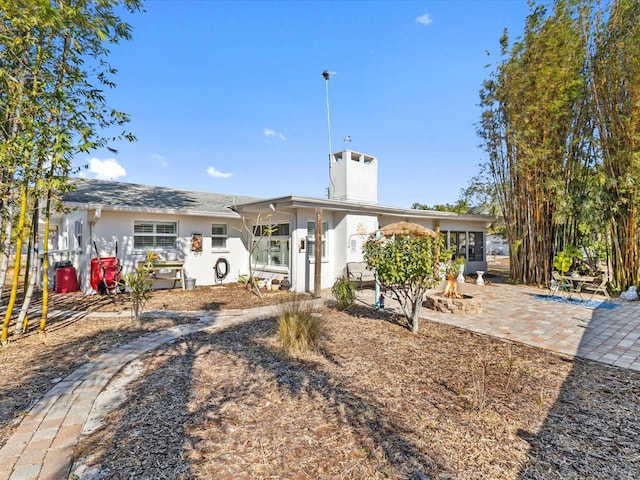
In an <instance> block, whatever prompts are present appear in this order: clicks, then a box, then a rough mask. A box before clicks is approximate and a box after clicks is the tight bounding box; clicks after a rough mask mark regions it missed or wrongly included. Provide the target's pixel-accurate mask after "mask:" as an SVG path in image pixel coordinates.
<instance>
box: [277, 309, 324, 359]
mask: <svg viewBox="0 0 640 480" xmlns="http://www.w3.org/2000/svg"><path fill="white" fill-rule="evenodd" d="M323 335H324V326H323V324H322V321H321V319H320V317H319V316H318V315H316V314H315V312H314V309H313V305H312V304H311V303H310V302H309V300H306V299H304V298H301V297H296V298H295V299H294V300H293V302H288V303H283V304H282V305H280V311H279V313H278V339H279V341H280V344H281V346H282V348H283V349H284V351H285V352H287V353H288V354H289V355H294V356H295V355H297V354H301V353H306V352H310V351H314V352H315V351H317V350H318V346H319V343H320V340H321V339H322V336H323Z"/></svg>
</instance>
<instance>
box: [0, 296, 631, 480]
mask: <svg viewBox="0 0 640 480" xmlns="http://www.w3.org/2000/svg"><path fill="white" fill-rule="evenodd" d="M290 295H291V294H288V293H287V292H266V294H265V295H264V296H263V298H262V299H259V298H258V297H257V296H255V295H252V294H250V293H248V292H246V290H243V289H242V288H241V287H240V286H228V287H197V288H196V289H195V290H193V291H182V290H172V291H159V292H154V296H153V298H152V299H151V300H150V302H149V303H148V305H147V309H154V310H191V311H197V310H205V309H206V310H214V311H215V310H223V309H246V308H250V307H251V306H259V305H266V304H269V303H278V302H281V301H283V300H287V299H291V296H290ZM72 297H75V298H72ZM53 304H54V305H56V307H52V308H56V309H61V310H77V309H80V308H86V309H88V310H92V311H101V312H105V311H113V312H119V311H123V310H127V309H128V308H129V303H128V300H127V298H126V295H122V296H119V297H117V298H108V297H97V296H91V297H88V298H84V296H81V295H76V294H73V295H69V296H64V298H54V299H53ZM318 314H319V315H321V317H320V318H321V319H322V323H323V326H324V333H325V334H324V338H323V341H322V342H321V347H320V349H319V350H318V351H317V352H312V353H309V354H306V355H303V356H301V357H295V358H294V357H290V356H288V355H286V354H285V353H284V352H283V351H282V349H281V348H280V346H279V344H278V342H277V339H276V338H277V337H276V330H277V319H276V318H267V319H262V320H257V321H253V322H249V323H242V324H238V325H232V326H230V327H228V328H227V329H225V330H224V331H221V332H217V333H206V332H202V333H198V334H194V335H191V336H188V337H185V338H182V339H180V340H177V341H176V342H174V343H172V344H170V345H167V346H164V347H162V348H159V349H158V350H156V351H153V352H150V353H149V354H147V355H144V356H143V357H141V358H140V369H141V375H140V376H139V377H137V378H136V379H135V380H133V381H132V382H131V383H130V384H129V385H128V386H127V396H126V399H125V400H124V402H123V403H122V404H121V405H119V406H118V407H117V408H116V409H114V410H113V411H112V412H111V413H109V414H108V415H107V417H106V418H105V419H104V421H103V424H102V427H100V428H99V429H97V430H96V431H94V432H93V433H91V434H90V435H87V436H86V437H84V438H82V439H81V441H80V442H79V444H78V446H77V448H76V461H77V464H78V465H82V466H83V467H84V472H85V473H84V475H83V476H82V477H81V478H83V479H86V478H93V479H97V478H105V479H106V478H109V479H124V478H136V479H143V478H144V479H152V478H153V479H156V478H172V479H192V478H213V479H245V478H246V479H298V478H300V479H302V478H305V479H306V478H317V479H334V478H335V479H383V478H391V479H427V478H437V479H453V478H455V479H516V478H518V479H520V478H522V479H529V478H531V479H534V478H535V479H538V478H539V479H548V478H563V479H564V478H576V479H578V478H580V479H582V478H595V479H598V478H602V479H605V478H606V479H610V478H620V479H626V478H629V479H631V478H640V453H639V452H640V418H639V417H640V374H638V373H637V372H632V371H628V370H623V369H618V368H614V367H608V366H605V365H602V364H598V363H595V362H589V361H582V360H574V359H571V358H567V357H563V356H559V355H554V354H551V353H549V352H546V351H543V350H540V349H536V348H532V347H527V346H524V345H520V344H513V343H509V342H505V341H501V340H498V339H494V338H490V337H487V336H482V335H478V334H475V333H472V332H469V331H465V330H461V329H458V328H455V327H451V326H447V325H442V324H437V323H434V322H429V321H423V322H421V329H420V332H419V333H418V334H412V333H411V332H410V331H409V330H408V329H407V328H406V325H405V323H404V321H403V319H402V318H400V317H398V316H396V315H393V314H391V313H388V312H380V311H376V310H372V309H370V308H368V307H358V308H355V309H353V310H351V311H349V312H338V311H336V310H335V309H333V308H331V307H330V306H328V307H323V308H320V309H319V310H318ZM187 321H194V317H190V316H189V315H188V314H187V315H183V316H178V317H176V316H173V315H166V316H157V315H154V316H153V317H151V316H149V317H144V318H143V320H142V322H141V323H139V324H136V323H135V322H133V321H132V320H131V319H130V318H129V317H128V316H124V317H108V318H96V317H91V316H86V317H83V318H75V319H74V320H69V319H67V320H65V319H60V320H56V321H52V323H51V324H50V325H49V326H48V327H47V333H46V335H44V336H42V335H37V334H36V333H35V331H34V330H33V329H32V330H30V332H29V333H28V334H27V335H21V336H18V335H12V341H11V342H10V343H9V344H8V345H7V346H5V347H2V348H0V362H1V363H0V364H1V365H2V368H1V369H0V398H2V402H1V403H0V445H1V444H3V443H4V441H5V440H6V438H7V436H8V435H9V434H10V433H11V431H12V430H13V429H14V428H15V426H16V425H17V424H18V422H19V421H20V419H21V418H22V415H23V414H24V413H25V412H27V411H28V409H29V408H30V406H31V405H33V404H34V402H35V401H37V399H38V398H40V397H41V396H42V395H43V394H44V393H46V391H48V389H49V388H51V387H52V386H53V385H54V383H55V382H56V381H58V380H59V379H61V378H63V377H64V376H65V375H67V374H68V373H70V372H71V371H73V370H74V369H75V368H77V367H79V366H80V365H82V364H83V363H85V362H87V361H88V360H89V359H91V358H92V357H94V356H96V355H98V354H100V353H102V352H104V351H107V350H109V349H112V348H115V347H116V346H118V345H122V344H123V343H126V342H128V341H130V340H132V339H133V338H136V337H138V336H139V335H142V334H145V333H148V332H150V331H153V330H157V329H159V328H165V327H167V326H170V325H173V324H175V323H180V322H187Z"/></svg>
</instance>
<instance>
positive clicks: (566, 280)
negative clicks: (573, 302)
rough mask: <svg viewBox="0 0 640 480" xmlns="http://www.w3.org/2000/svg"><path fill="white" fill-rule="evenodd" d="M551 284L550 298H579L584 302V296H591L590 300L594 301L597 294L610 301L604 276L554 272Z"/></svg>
mask: <svg viewBox="0 0 640 480" xmlns="http://www.w3.org/2000/svg"><path fill="white" fill-rule="evenodd" d="M551 276H552V279H551V282H550V286H549V288H550V290H551V292H550V294H549V295H550V296H552V295H556V294H560V295H562V296H563V297H564V298H566V299H569V298H573V297H574V296H577V297H579V298H580V300H584V297H583V294H591V296H590V297H589V300H593V299H594V297H595V296H596V294H599V293H600V294H602V295H604V297H605V299H606V300H609V299H610V298H611V297H609V292H608V291H607V284H608V281H607V279H606V278H604V277H602V276H597V277H592V276H585V275H561V274H560V273H559V272H556V271H554V272H552V274H551Z"/></svg>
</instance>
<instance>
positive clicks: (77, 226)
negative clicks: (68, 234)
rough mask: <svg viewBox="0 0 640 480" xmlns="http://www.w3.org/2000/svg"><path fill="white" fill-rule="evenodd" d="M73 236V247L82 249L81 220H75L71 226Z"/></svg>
mask: <svg viewBox="0 0 640 480" xmlns="http://www.w3.org/2000/svg"><path fill="white" fill-rule="evenodd" d="M73 229H74V237H75V239H76V244H75V248H77V249H80V250H81V249H82V220H76V221H75V223H74V226H73Z"/></svg>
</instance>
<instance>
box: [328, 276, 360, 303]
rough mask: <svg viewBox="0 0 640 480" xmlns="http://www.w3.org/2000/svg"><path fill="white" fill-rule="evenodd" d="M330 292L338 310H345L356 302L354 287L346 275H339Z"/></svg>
mask: <svg viewBox="0 0 640 480" xmlns="http://www.w3.org/2000/svg"><path fill="white" fill-rule="evenodd" d="M331 294H332V295H333V298H335V300H336V302H337V303H336V308H337V309H338V310H347V309H349V308H351V307H353V305H355V303H356V288H355V287H354V286H353V283H352V282H350V281H349V279H348V278H347V277H344V276H340V277H338V278H337V279H336V281H335V282H334V283H333V286H332V287H331Z"/></svg>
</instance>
